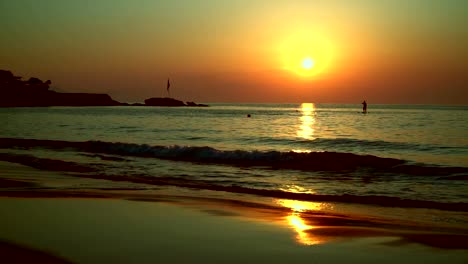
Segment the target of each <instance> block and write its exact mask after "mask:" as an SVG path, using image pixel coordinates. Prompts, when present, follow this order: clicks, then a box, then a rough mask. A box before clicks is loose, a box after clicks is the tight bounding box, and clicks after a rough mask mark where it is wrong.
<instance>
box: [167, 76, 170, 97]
mask: <svg viewBox="0 0 468 264" xmlns="http://www.w3.org/2000/svg"><path fill="white" fill-rule="evenodd" d="M169 87H171V83H170V81H169V78H167V88H166V90H167V94H168V95H169V98H171V92H170V91H169Z"/></svg>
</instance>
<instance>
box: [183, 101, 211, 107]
mask: <svg viewBox="0 0 468 264" xmlns="http://www.w3.org/2000/svg"><path fill="white" fill-rule="evenodd" d="M186 105H187V106H203V107H207V106H208V105H206V104H197V103H195V102H187V103H186Z"/></svg>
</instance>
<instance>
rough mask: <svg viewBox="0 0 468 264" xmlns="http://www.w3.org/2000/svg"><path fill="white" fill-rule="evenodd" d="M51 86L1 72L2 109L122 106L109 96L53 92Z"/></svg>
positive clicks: (33, 78)
mask: <svg viewBox="0 0 468 264" xmlns="http://www.w3.org/2000/svg"><path fill="white" fill-rule="evenodd" d="M51 84H52V82H51V81H50V80H47V81H45V82H43V81H42V80H40V79H38V78H35V77H31V78H29V80H27V81H22V80H21V77H18V76H14V75H13V74H12V73H11V72H10V71H5V70H0V107H28V106H31V107H33V106H113V105H121V103H119V102H117V101H115V100H112V98H111V97H110V96H109V95H107V94H92V93H59V92H55V91H51V90H49V87H50V85H51Z"/></svg>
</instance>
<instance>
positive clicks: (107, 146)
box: [0, 138, 468, 176]
mask: <svg viewBox="0 0 468 264" xmlns="http://www.w3.org/2000/svg"><path fill="white" fill-rule="evenodd" d="M36 147H39V148H48V149H55V150H66V149H73V150H76V151H81V152H88V153H91V154H112V155H119V156H123V157H147V158H158V159H165V160H173V161H187V162H196V163H209V164H226V165H232V166H245V167H252V166H255V167H267V168H271V169H296V170H304V171H354V170H358V169H365V170H368V171H377V172H385V173H398V174H408V175H421V176H450V175H459V174H466V173H468V168H465V167H441V166H433V165H427V164H409V163H408V162H407V161H405V160H401V159H394V158H383V157H377V156H373V155H358V154H354V153H347V152H327V151H325V152H311V153H297V152H293V151H290V152H281V151H246V150H219V149H215V148H212V147H208V146H205V147H195V146H177V145H175V146H150V145H147V144H132V143H119V142H103V141H84V142H72V141H61V140H38V139H17V138H0V148H36Z"/></svg>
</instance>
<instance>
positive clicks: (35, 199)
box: [0, 161, 468, 252]
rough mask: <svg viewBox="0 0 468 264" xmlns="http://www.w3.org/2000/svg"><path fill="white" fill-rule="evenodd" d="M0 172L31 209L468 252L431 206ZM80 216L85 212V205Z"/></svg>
mask: <svg viewBox="0 0 468 264" xmlns="http://www.w3.org/2000/svg"><path fill="white" fill-rule="evenodd" d="M0 169H1V170H0V200H1V201H3V202H5V201H6V204H9V203H15V202H14V201H27V202H26V203H30V204H36V203H41V201H50V202H51V203H70V204H73V203H75V202H77V201H78V202H84V203H89V204H94V203H117V204H129V203H137V204H142V203H144V204H153V205H164V206H170V207H175V208H179V209H181V210H186V209H189V210H195V211H197V212H199V213H205V214H208V215H209V216H210V217H211V218H214V219H218V220H221V221H223V220H224V219H225V218H226V217H227V218H234V219H240V220H242V221H249V222H255V223H261V224H272V225H274V226H275V227H276V228H278V229H285V230H288V232H289V236H290V237H292V238H293V239H292V241H291V243H292V244H295V245H327V244H331V245H334V244H336V243H341V242H342V241H351V243H354V242H353V241H360V240H362V239H377V240H379V239H386V240H388V241H387V242H386V243H388V245H391V246H402V247H407V246H412V245H419V246H423V247H428V248H431V249H436V248H437V249H439V250H442V249H443V250H448V251H449V252H450V251H452V250H468V228H467V227H466V225H463V223H462V224H458V225H457V224H456V223H455V224H453V223H452V224H448V223H437V221H426V219H420V218H421V217H420V216H418V215H417V213H418V210H420V211H421V210H422V211H424V212H423V216H424V215H427V211H428V210H429V209H412V210H411V209H410V210H411V211H410V212H412V213H414V214H415V216H414V217H413V218H407V219H405V218H402V217H401V215H404V214H406V212H407V211H403V212H401V210H405V209H404V208H399V209H392V208H385V210H388V212H386V214H382V213H381V212H379V213H378V214H372V213H373V212H372V211H373V210H376V209H377V208H378V207H368V206H364V205H361V206H356V205H353V204H351V205H350V204H340V203H328V202H308V201H300V200H291V199H276V198H271V197H270V198H266V197H261V196H255V195H247V194H230V193H224V192H217V191H210V190H201V189H191V188H180V187H174V186H148V185H145V184H135V183H128V182H113V181H108V180H102V179H89V178H77V177H73V176H69V175H66V174H63V173H61V172H51V171H44V170H38V169H34V168H31V167H27V166H24V165H20V164H15V163H10V162H4V161H2V162H0ZM39 207H40V206H39ZM379 210H384V209H383V208H380V209H379ZM79 211H81V213H85V210H84V209H83V208H81V207H80V209H79ZM399 211H400V212H399ZM369 212H372V213H371V214H369ZM434 212H436V213H433V214H432V216H433V217H443V216H444V212H443V211H440V212H438V210H434ZM466 215H467V213H466V212H460V217H461V218H463V217H466ZM51 217H53V216H51ZM83 217H84V216H83ZM389 238H392V239H389ZM1 239H2V237H1V236H0V240H1ZM356 243H358V242H356Z"/></svg>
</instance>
